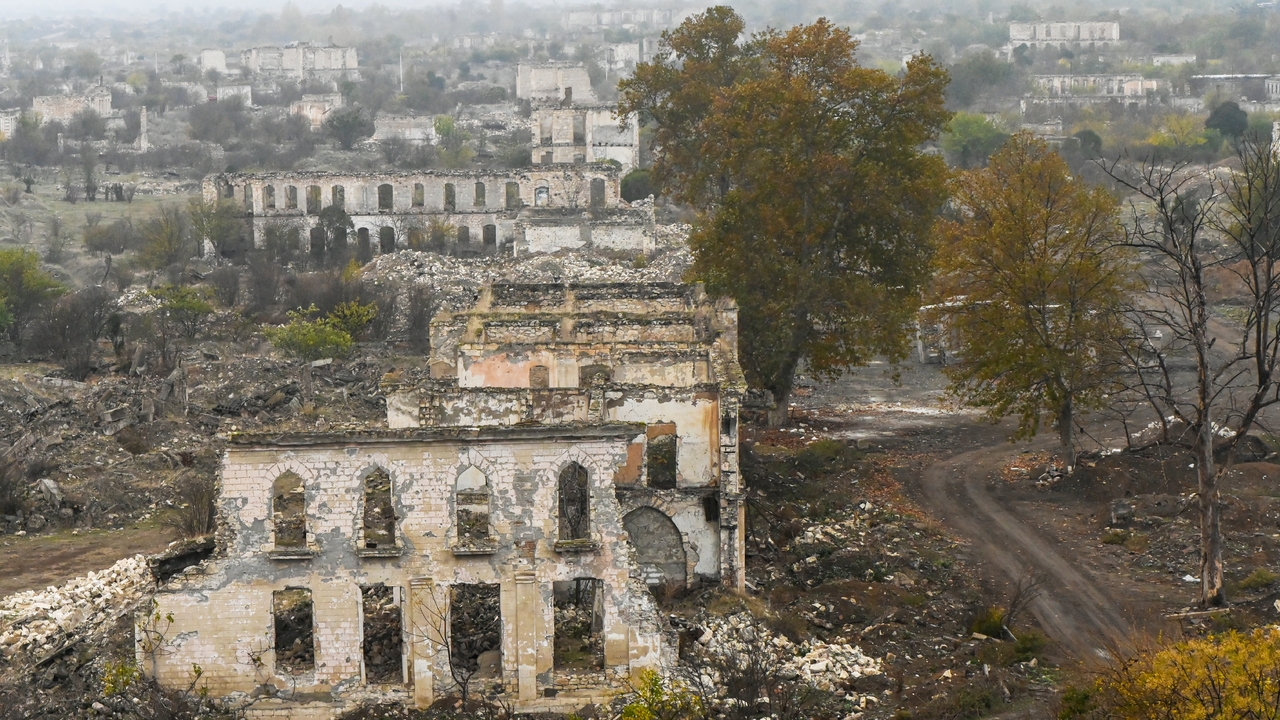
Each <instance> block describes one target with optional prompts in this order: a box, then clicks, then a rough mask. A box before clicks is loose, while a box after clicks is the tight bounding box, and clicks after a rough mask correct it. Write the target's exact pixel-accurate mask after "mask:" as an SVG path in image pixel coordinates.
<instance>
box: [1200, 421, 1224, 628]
mask: <svg viewBox="0 0 1280 720" xmlns="http://www.w3.org/2000/svg"><path fill="white" fill-rule="evenodd" d="M1196 477H1197V480H1198V481H1199V488H1198V489H1199V494H1200V601H1201V603H1203V604H1204V606H1205V607H1217V606H1221V605H1225V604H1226V602H1227V598H1226V593H1225V591H1224V590H1223V584H1222V522H1221V520H1222V518H1221V508H1222V493H1221V490H1220V489H1219V488H1218V474H1217V472H1216V471H1215V469H1214V465H1213V428H1212V426H1211V425H1210V424H1209V422H1208V421H1207V420H1206V421H1205V422H1203V423H1202V425H1201V428H1200V434H1199V438H1197V441H1196Z"/></svg>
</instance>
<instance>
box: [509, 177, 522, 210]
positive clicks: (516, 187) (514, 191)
mask: <svg viewBox="0 0 1280 720" xmlns="http://www.w3.org/2000/svg"><path fill="white" fill-rule="evenodd" d="M518 207H520V183H517V182H509V183H507V209H508V210H514V209H516V208H518Z"/></svg>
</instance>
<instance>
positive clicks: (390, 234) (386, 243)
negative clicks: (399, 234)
mask: <svg viewBox="0 0 1280 720" xmlns="http://www.w3.org/2000/svg"><path fill="white" fill-rule="evenodd" d="M378 249H379V250H380V251H381V252H383V253H392V252H395V251H396V229H395V228H393V227H391V226H390V225H383V226H382V227H380V228H378Z"/></svg>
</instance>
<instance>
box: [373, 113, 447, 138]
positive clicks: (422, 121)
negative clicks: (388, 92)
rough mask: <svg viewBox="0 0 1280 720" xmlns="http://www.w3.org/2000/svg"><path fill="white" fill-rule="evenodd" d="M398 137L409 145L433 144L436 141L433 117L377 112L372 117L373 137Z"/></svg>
mask: <svg viewBox="0 0 1280 720" xmlns="http://www.w3.org/2000/svg"><path fill="white" fill-rule="evenodd" d="M396 138H398V139H400V140H404V141H405V142H408V143H409V144H411V145H433V144H435V141H436V123H435V118H434V117H432V116H430V115H424V116H422V117H418V116H416V115H388V114H385V113H379V114H378V116H377V117H376V118H374V119H373V139H374V140H375V141H378V142H381V141H383V140H392V139H396Z"/></svg>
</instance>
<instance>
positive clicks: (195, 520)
mask: <svg viewBox="0 0 1280 720" xmlns="http://www.w3.org/2000/svg"><path fill="white" fill-rule="evenodd" d="M216 499H217V483H216V481H215V480H214V476H213V474H212V473H208V472H199V471H191V470H188V471H184V472H183V473H182V474H180V475H178V477H177V478H176V479H175V480H174V482H173V506H174V512H173V513H172V514H171V515H169V517H167V518H166V519H165V525H166V526H168V527H171V528H173V529H175V530H177V531H178V532H180V533H182V535H183V537H200V536H201V535H208V534H209V533H212V532H213V530H214V527H215V526H216V518H217V511H216V508H215V506H214V501H215V500H216Z"/></svg>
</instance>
